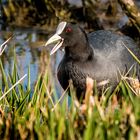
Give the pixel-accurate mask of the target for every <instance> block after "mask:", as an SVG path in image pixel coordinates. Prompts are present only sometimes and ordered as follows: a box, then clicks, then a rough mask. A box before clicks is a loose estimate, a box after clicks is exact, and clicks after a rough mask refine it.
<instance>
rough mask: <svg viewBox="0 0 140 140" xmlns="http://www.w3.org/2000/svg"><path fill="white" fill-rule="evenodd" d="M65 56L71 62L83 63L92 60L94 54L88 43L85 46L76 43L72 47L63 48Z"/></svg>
mask: <svg viewBox="0 0 140 140" xmlns="http://www.w3.org/2000/svg"><path fill="white" fill-rule="evenodd" d="M65 56H67V58H70V59H71V60H74V61H82V62H83V61H87V60H88V59H93V57H94V53H93V49H92V48H91V47H90V45H89V43H88V42H87V43H86V44H85V45H84V44H83V43H79V42H78V43H77V44H75V45H74V46H68V47H66V48H65Z"/></svg>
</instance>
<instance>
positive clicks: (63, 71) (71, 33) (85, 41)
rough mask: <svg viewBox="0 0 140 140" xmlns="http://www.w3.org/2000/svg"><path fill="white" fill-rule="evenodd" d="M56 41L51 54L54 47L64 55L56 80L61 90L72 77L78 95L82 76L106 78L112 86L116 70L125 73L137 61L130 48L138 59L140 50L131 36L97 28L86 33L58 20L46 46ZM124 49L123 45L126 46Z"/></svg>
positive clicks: (82, 86) (83, 84)
mask: <svg viewBox="0 0 140 140" xmlns="http://www.w3.org/2000/svg"><path fill="white" fill-rule="evenodd" d="M52 43H56V45H55V46H54V48H53V49H52V50H51V53H50V54H51V55H52V54H54V53H55V52H56V51H57V50H58V49H64V50H65V54H64V57H63V59H62V61H61V62H60V64H59V66H58V69H57V77H58V80H59V82H60V84H61V86H62V87H63V89H64V90H65V89H66V88H67V87H68V85H69V80H72V82H73V85H74V87H75V89H76V95H77V97H78V98H80V97H81V96H83V95H84V94H85V91H86V77H90V78H92V79H94V80H96V81H97V83H98V82H102V81H104V80H107V81H109V84H110V85H111V86H112V87H113V86H114V85H116V84H117V83H118V82H119V80H120V76H119V75H120V74H118V72H121V74H122V73H123V72H127V71H128V70H129V69H131V68H132V67H134V66H138V67H139V64H138V63H137V62H136V60H135V59H134V57H133V56H132V55H131V54H130V52H129V51H128V49H130V50H131V51H132V52H133V53H134V54H135V55H136V56H137V57H138V58H139V59H140V49H139V48H138V46H137V45H136V44H135V42H134V41H133V39H131V38H130V37H128V36H124V35H119V34H117V33H113V32H111V31H105V30H99V31H95V32H92V33H89V34H86V33H85V31H84V30H83V29H82V28H81V27H80V26H78V25H77V24H72V23H67V22H61V23H60V24H59V25H58V27H57V29H56V33H55V34H54V35H53V36H52V37H51V38H50V39H49V40H48V41H47V43H46V46H47V45H49V44H52ZM125 46H126V47H127V48H128V49H127V48H126V47H125Z"/></svg>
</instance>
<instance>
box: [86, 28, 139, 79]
mask: <svg viewBox="0 0 140 140" xmlns="http://www.w3.org/2000/svg"><path fill="white" fill-rule="evenodd" d="M88 39H89V42H90V45H91V46H92V48H93V50H94V58H95V59H96V60H97V65H96V66H97V67H96V66H95V67H94V68H95V77H96V76H98V77H106V78H107V77H110V78H111V77H112V79H114V78H115V77H114V74H115V73H116V71H118V70H120V71H121V72H124V71H128V70H129V69H130V67H131V66H132V65H134V64H136V63H137V62H136V60H135V59H134V57H133V56H132V55H131V54H130V52H129V51H128V50H127V48H129V49H130V50H131V51H132V52H133V53H134V54H135V55H136V56H137V57H138V58H139V59H140V48H138V46H137V45H136V43H135V42H134V41H133V40H132V39H131V38H130V37H128V36H123V35H118V34H116V33H113V32H111V31H105V30H100V31H96V32H92V33H90V34H88ZM124 45H125V46H126V47H127V48H126V47H125V46H124ZM101 65H102V67H100V66H101ZM137 65H138V64H137ZM99 67H100V68H99ZM101 68H102V69H103V70H100V69H101ZM96 71H97V72H96ZM98 71H99V72H98ZM98 77H97V78H98ZM114 80H115V79H114Z"/></svg>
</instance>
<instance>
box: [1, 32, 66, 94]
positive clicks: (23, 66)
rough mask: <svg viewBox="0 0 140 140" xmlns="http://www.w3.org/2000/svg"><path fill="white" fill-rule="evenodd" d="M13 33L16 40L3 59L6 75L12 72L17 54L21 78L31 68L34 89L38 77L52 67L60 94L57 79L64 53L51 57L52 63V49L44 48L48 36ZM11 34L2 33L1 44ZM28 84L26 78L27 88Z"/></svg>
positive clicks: (9, 45)
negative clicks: (58, 68)
mask: <svg viewBox="0 0 140 140" xmlns="http://www.w3.org/2000/svg"><path fill="white" fill-rule="evenodd" d="M13 33H14V38H13V39H12V41H10V42H9V43H8V47H7V48H6V50H5V52H4V53H3V55H2V57H1V59H2V61H3V66H4V69H5V72H6V74H9V73H11V72H12V68H13V63H14V52H15V54H16V59H17V68H18V72H19V75H20V76H22V75H24V74H26V73H28V67H29V66H30V76H31V87H32V88H34V85H35V83H36V80H37V77H38V75H39V74H40V73H43V72H45V70H46V67H47V65H50V66H51V68H50V70H51V71H52V76H53V79H54V83H55V86H56V91H57V93H58V94H60V93H61V92H62V91H61V90H62V89H61V87H60V85H59V83H58V81H57V78H56V69H57V66H58V64H59V62H60V60H61V58H62V56H63V52H57V53H56V54H55V55H54V56H53V57H51V61H50V59H49V58H50V55H49V52H50V49H51V47H46V48H45V47H43V45H44V44H45V41H46V40H47V35H46V34H44V33H38V32H33V31H32V32H31V31H24V30H21V31H19V30H18V31H14V32H13ZM9 34H11V33H10V32H1V34H0V44H2V43H3V42H4V41H5V38H6V39H7V38H8V37H7V36H8V35H9ZM1 82H2V81H1ZM1 84H2V83H1ZM27 84H28V78H27V77H26V78H25V79H24V81H23V85H24V87H25V88H26V87H27Z"/></svg>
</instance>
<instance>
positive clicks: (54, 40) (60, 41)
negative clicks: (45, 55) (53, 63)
mask: <svg viewBox="0 0 140 140" xmlns="http://www.w3.org/2000/svg"><path fill="white" fill-rule="evenodd" d="M65 26H66V22H61V23H60V24H59V25H58V27H57V29H56V33H55V34H54V35H53V36H52V37H51V38H50V39H49V40H48V41H47V42H46V44H45V46H47V45H49V44H52V43H56V45H55V46H54V47H53V49H52V50H51V52H50V55H52V54H54V53H55V52H56V51H57V50H58V49H59V48H60V47H61V46H62V44H63V42H64V39H63V38H62V37H61V36H60V34H61V33H62V32H63V30H64V28H65Z"/></svg>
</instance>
